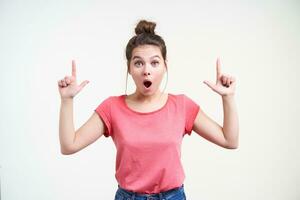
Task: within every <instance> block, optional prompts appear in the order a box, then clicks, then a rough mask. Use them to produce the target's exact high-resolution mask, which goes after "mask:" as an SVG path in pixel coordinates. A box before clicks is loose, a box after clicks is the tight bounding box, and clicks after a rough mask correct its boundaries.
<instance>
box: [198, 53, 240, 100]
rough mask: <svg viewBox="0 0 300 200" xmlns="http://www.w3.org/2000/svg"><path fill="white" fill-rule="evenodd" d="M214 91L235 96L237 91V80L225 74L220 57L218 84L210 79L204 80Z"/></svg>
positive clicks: (218, 61) (222, 94)
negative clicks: (222, 70)
mask: <svg viewBox="0 0 300 200" xmlns="http://www.w3.org/2000/svg"><path fill="white" fill-rule="evenodd" d="M203 83H205V84H206V85H207V86H208V87H210V88H211V89H212V90H213V91H215V92H217V93H218V94H220V95H221V96H233V95H234V92H235V85H236V80H235V78H234V77H233V76H228V75H224V74H222V73H221V66H220V59H219V58H218V59H217V80H216V84H213V83H211V82H209V81H203Z"/></svg>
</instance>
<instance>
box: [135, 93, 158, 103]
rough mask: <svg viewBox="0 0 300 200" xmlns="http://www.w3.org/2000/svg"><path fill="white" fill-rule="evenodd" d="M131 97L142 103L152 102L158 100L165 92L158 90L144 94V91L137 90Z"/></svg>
mask: <svg viewBox="0 0 300 200" xmlns="http://www.w3.org/2000/svg"><path fill="white" fill-rule="evenodd" d="M130 96H131V99H132V100H134V101H137V102H141V103H152V102H155V101H158V100H159V99H160V98H161V97H163V96H164V94H163V93H162V92H161V91H159V90H157V92H155V93H154V94H153V95H143V94H142V93H140V92H138V91H135V93H133V94H131V95H130Z"/></svg>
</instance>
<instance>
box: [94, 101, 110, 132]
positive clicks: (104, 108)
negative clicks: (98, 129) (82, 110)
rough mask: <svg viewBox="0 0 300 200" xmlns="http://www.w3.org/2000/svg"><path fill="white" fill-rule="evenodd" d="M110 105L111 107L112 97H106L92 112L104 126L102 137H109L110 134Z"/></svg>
mask: <svg viewBox="0 0 300 200" xmlns="http://www.w3.org/2000/svg"><path fill="white" fill-rule="evenodd" d="M111 105H112V97H108V98H107V99H105V100H104V101H102V102H101V103H100V105H99V106H98V107H97V108H96V109H95V110H94V111H95V112H96V113H97V114H98V115H99V117H100V118H101V119H102V121H103V122H104V125H105V132H104V136H105V137H109V136H111V133H112V126H111V121H112V120H111V119H112V118H111Z"/></svg>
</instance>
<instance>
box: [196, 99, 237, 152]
mask: <svg viewBox="0 0 300 200" xmlns="http://www.w3.org/2000/svg"><path fill="white" fill-rule="evenodd" d="M222 100H223V110H224V121H223V127H222V126H220V125H219V124H218V123H217V122H215V121H214V120H212V119H211V118H210V117H209V116H207V115H206V114H205V113H204V112H203V110H202V109H200V110H199V112H198V114H197V117H196V119H195V121H194V125H193V131H195V132H196V133H197V134H199V135H200V136H202V137H203V138H205V139H207V140H208V141H210V142H212V143H215V144H217V145H219V146H221V147H224V148H226V149H236V148H238V136H239V128H238V127H239V125H238V116H237V110H236V106H235V102H234V98H233V97H232V98H222Z"/></svg>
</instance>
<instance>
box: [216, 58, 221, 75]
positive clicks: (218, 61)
mask: <svg viewBox="0 0 300 200" xmlns="http://www.w3.org/2000/svg"><path fill="white" fill-rule="evenodd" d="M216 65H217V80H219V78H220V77H221V65H220V58H217V64H216Z"/></svg>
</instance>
